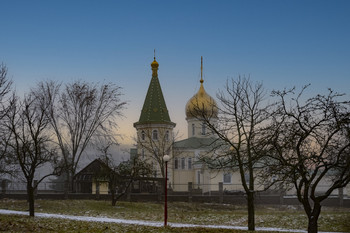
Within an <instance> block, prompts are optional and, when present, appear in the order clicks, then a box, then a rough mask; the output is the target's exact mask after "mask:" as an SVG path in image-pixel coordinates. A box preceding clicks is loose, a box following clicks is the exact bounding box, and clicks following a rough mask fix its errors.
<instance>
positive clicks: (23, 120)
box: [3, 93, 57, 216]
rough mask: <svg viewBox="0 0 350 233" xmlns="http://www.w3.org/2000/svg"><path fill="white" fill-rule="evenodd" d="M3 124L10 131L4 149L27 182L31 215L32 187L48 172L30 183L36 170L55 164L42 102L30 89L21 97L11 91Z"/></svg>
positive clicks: (31, 213)
mask: <svg viewBox="0 0 350 233" xmlns="http://www.w3.org/2000/svg"><path fill="white" fill-rule="evenodd" d="M3 126H4V128H5V129H6V133H8V134H9V135H10V137H9V141H8V153H9V155H11V156H13V158H14V159H15V161H16V163H17V164H18V165H19V167H20V169H21V171H22V173H23V176H24V177H25V179H26V183H27V195H28V203H29V215H30V216H34V191H35V189H36V188H37V186H38V184H39V183H40V182H41V181H42V180H43V179H45V178H46V177H48V176H51V175H54V174H55V172H57V170H56V169H54V170H53V172H52V173H49V174H47V175H45V176H42V177H41V178H40V179H39V180H38V181H37V182H35V183H34V178H35V176H36V175H37V174H36V172H37V170H38V169H39V168H40V167H42V166H43V165H45V164H47V163H53V164H56V162H57V160H56V153H55V150H54V147H53V144H52V140H51V138H50V136H51V135H50V134H49V133H48V131H49V130H48V127H49V119H48V118H47V116H46V109H45V106H42V105H41V104H40V103H39V102H37V101H36V99H35V96H34V95H33V94H32V93H31V94H29V95H28V96H27V97H25V98H24V100H23V101H21V100H19V98H18V97H16V96H15V95H13V98H12V101H11V104H10V108H9V111H8V112H7V114H6V115H5V117H4V121H3Z"/></svg>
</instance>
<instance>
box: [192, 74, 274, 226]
mask: <svg viewBox="0 0 350 233" xmlns="http://www.w3.org/2000/svg"><path fill="white" fill-rule="evenodd" d="M265 95H266V93H265V90H264V88H263V85H262V83H253V82H252V81H251V80H250V79H249V78H245V77H243V78H241V77H239V78H238V79H233V78H232V79H229V80H227V82H226V85H225V90H223V91H220V92H219V93H218V94H217V99H218V100H219V106H218V107H217V106H214V105H212V107H213V108H218V109H217V110H215V109H213V110H211V111H209V110H210V109H209V110H208V109H204V108H203V106H201V105H200V104H199V105H198V106H197V107H196V108H195V109H194V110H193V111H195V112H194V113H193V115H194V116H197V118H198V119H199V120H201V121H203V122H204V123H205V124H206V125H207V127H209V128H210V129H211V131H212V132H213V133H214V134H215V135H216V136H217V140H216V141H215V142H213V143H212V145H211V146H212V148H213V153H207V154H206V155H204V156H202V157H201V158H200V160H201V161H202V162H204V163H206V164H207V165H208V167H209V168H211V169H218V170H224V171H233V172H236V171H238V172H239V174H240V178H241V182H242V183H241V184H242V186H243V189H244V192H245V194H246V197H247V206H248V229H249V230H251V231H252V230H254V229H255V204H254V203H255V195H256V192H257V191H256V190H257V187H256V186H257V185H260V182H259V177H258V173H259V171H260V170H261V164H260V161H261V160H262V159H263V158H264V156H265V154H266V151H265V150H266V148H267V143H266V142H267V140H266V139H265V138H263V137H262V135H263V134H262V132H263V130H264V127H265V125H266V123H267V122H268V120H269V116H270V113H269V109H270V106H269V105H268V104H267V103H266V100H265ZM215 111H218V112H219V115H218V119H217V120H215V121H213V120H212V119H211V118H212V115H211V114H208V112H209V113H210V112H215Z"/></svg>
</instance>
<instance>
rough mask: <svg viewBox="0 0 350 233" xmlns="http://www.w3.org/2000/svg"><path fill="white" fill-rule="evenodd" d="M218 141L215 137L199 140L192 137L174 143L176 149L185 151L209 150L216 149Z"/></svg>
mask: <svg viewBox="0 0 350 233" xmlns="http://www.w3.org/2000/svg"><path fill="white" fill-rule="evenodd" d="M217 141H218V139H217V138H213V137H208V138H197V137H190V138H187V139H184V140H181V141H177V142H175V143H174V148H184V149H208V148H209V147H211V148H214V147H215V145H216V144H217Z"/></svg>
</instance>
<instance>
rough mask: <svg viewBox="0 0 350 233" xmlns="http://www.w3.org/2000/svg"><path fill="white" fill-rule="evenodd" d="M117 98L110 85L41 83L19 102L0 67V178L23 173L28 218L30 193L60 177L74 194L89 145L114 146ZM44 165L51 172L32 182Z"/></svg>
mask: <svg viewBox="0 0 350 233" xmlns="http://www.w3.org/2000/svg"><path fill="white" fill-rule="evenodd" d="M121 97H122V92H121V87H119V86H117V85H115V84H112V83H107V84H99V83H88V82H84V81H73V82H71V83H66V84H62V83H58V82H54V81H42V82H39V83H38V84H37V85H36V86H35V87H33V88H31V89H30V90H29V91H28V93H25V94H24V97H20V96H19V95H18V94H17V93H16V92H15V91H13V90H12V81H11V80H10V79H9V78H8V77H7V68H6V66H5V65H4V64H2V65H1V66H0V107H1V109H0V128H1V131H0V132H1V133H0V136H1V142H0V173H2V174H5V173H7V174H14V172H15V171H16V170H18V169H19V170H20V171H22V172H21V173H22V175H23V177H24V178H25V180H26V183H27V194H28V203H29V213H30V216H34V191H35V189H36V188H37V187H38V184H39V183H40V182H41V181H42V180H43V179H45V178H46V177H48V176H52V175H61V174H65V177H67V180H68V183H69V184H70V185H69V187H68V188H69V190H70V191H73V188H74V186H73V185H72V182H73V177H74V175H75V174H76V171H77V167H78V165H79V162H80V160H81V158H82V157H83V156H85V155H86V154H84V152H85V151H86V149H87V148H88V146H89V145H90V144H91V143H92V142H93V139H94V138H95V137H104V138H108V139H109V140H112V141H113V140H114V141H115V140H116V137H115V135H116V129H117V123H116V122H117V117H120V116H121V115H122V110H123V109H124V107H125V105H126V102H125V101H123V100H122V99H121ZM47 164H50V165H51V166H52V169H51V172H50V173H49V174H46V175H44V176H42V177H40V179H38V180H37V182H34V178H35V177H36V176H37V175H38V174H37V170H38V169H39V168H40V167H42V166H43V165H47Z"/></svg>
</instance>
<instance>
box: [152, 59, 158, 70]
mask: <svg viewBox="0 0 350 233" xmlns="http://www.w3.org/2000/svg"><path fill="white" fill-rule="evenodd" d="M151 67H152V69H158V67H159V64H158V62H157V61H156V58H154V61H153V62H152V63H151Z"/></svg>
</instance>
